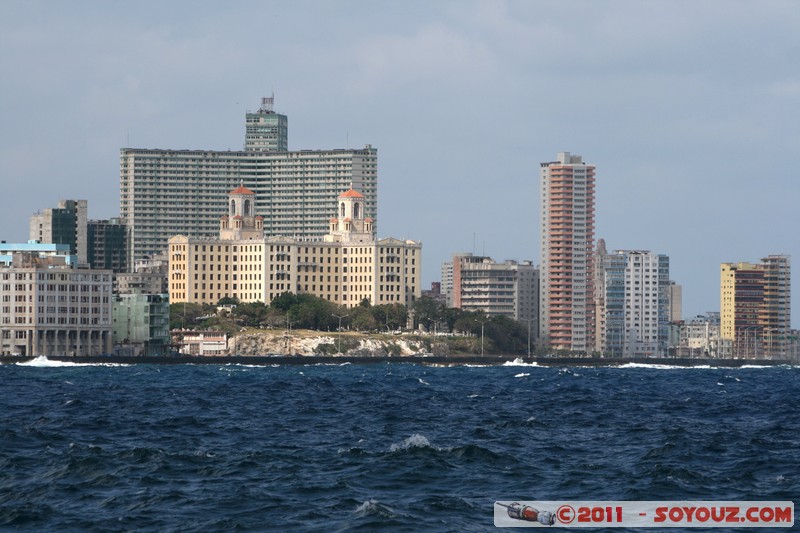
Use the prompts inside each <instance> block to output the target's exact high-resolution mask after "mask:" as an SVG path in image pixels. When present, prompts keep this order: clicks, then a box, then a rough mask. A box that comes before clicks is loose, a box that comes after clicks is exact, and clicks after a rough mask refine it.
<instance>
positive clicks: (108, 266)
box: [87, 218, 131, 274]
mask: <svg viewBox="0 0 800 533" xmlns="http://www.w3.org/2000/svg"><path fill="white" fill-rule="evenodd" d="M87 233H88V251H87V259H88V261H89V264H90V265H91V267H92V268H97V269H103V270H112V271H113V272H114V273H115V274H121V273H123V272H130V270H131V268H130V264H129V262H128V226H127V224H125V221H124V220H122V219H120V218H112V219H109V220H90V221H89V223H88V226H87Z"/></svg>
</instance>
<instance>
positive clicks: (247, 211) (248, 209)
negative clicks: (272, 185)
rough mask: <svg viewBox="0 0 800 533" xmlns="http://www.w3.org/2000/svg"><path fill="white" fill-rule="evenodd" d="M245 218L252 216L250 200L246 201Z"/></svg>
mask: <svg viewBox="0 0 800 533" xmlns="http://www.w3.org/2000/svg"><path fill="white" fill-rule="evenodd" d="M244 216H246V217H249V216H250V200H245V201H244Z"/></svg>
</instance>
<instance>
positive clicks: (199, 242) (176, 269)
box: [169, 186, 422, 307]
mask: <svg viewBox="0 0 800 533" xmlns="http://www.w3.org/2000/svg"><path fill="white" fill-rule="evenodd" d="M228 205H229V212H228V215H226V216H224V217H222V219H221V220H220V237H219V238H218V239H198V238H188V237H186V236H183V235H176V236H174V237H172V238H171V239H170V240H169V292H170V301H171V302H172V303H178V302H189V303H204V304H205V303H207V304H216V303H217V302H219V300H220V299H222V298H225V297H233V298H237V299H238V300H239V301H241V302H243V303H248V302H264V303H267V304H269V303H270V302H271V301H272V300H273V299H274V298H275V297H277V296H278V295H280V294H282V293H284V292H287V291H288V292H292V293H295V294H302V293H307V294H312V295H314V296H318V297H320V298H324V299H326V300H329V301H331V302H334V303H336V304H340V305H344V306H347V307H354V306H356V305H358V304H359V303H361V302H362V301H363V300H364V299H367V300H369V301H370V302H371V303H372V304H373V305H381V304H391V303H400V304H404V305H409V304H411V303H412V302H413V301H414V300H416V299H417V298H419V296H420V294H421V266H422V265H421V260H422V254H421V252H422V244H421V243H420V242H418V241H411V240H398V239H393V238H387V239H381V240H378V239H376V238H375V234H374V229H373V228H374V221H373V220H372V219H371V218H368V217H364V197H363V196H362V195H361V194H360V193H358V192H357V191H354V190H352V189H351V190H349V191H347V192H345V193H343V194H341V195H340V196H339V199H338V209H337V211H338V212H337V213H336V216H335V217H333V218H331V220H330V227H329V233H328V235H326V236H325V237H324V239H323V240H318V241H299V240H296V239H292V238H289V237H283V236H273V237H264V234H263V224H262V223H261V217H259V216H257V215H255V213H254V206H255V193H253V192H252V191H251V190H249V189H247V188H246V187H244V186H240V187H238V188H237V189H235V190H234V191H231V193H230V194H229V201H228Z"/></svg>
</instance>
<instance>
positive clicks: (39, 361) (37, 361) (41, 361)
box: [14, 355, 131, 368]
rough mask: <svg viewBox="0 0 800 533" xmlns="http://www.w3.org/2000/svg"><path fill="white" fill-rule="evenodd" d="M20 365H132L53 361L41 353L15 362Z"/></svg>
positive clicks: (48, 366)
mask: <svg viewBox="0 0 800 533" xmlns="http://www.w3.org/2000/svg"><path fill="white" fill-rule="evenodd" d="M14 364H16V365H18V366H33V367H40V368H56V367H63V366H131V365H126V364H122V363H73V362H71V361H51V360H50V359H48V358H47V356H44V355H40V356H38V357H35V358H33V359H31V360H30V361H24V362H22V363H14Z"/></svg>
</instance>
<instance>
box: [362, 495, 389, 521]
mask: <svg viewBox="0 0 800 533" xmlns="http://www.w3.org/2000/svg"><path fill="white" fill-rule="evenodd" d="M355 512H356V514H359V515H371V516H380V517H383V518H392V517H394V516H395V512H394V511H393V510H392V509H391V508H389V507H387V506H386V505H384V504H382V503H381V502H379V501H378V500H375V499H372V498H370V499H369V500H367V501H365V502H364V503H362V504H361V505H359V506H358V507H356V511H355Z"/></svg>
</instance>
